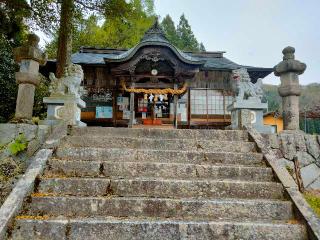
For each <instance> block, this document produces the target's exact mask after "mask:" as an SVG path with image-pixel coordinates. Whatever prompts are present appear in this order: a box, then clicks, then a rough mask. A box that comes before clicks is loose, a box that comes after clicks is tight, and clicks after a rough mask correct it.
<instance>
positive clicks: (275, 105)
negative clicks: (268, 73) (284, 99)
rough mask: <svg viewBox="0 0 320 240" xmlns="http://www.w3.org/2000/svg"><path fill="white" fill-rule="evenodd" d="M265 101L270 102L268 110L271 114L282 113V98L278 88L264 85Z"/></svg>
mask: <svg viewBox="0 0 320 240" xmlns="http://www.w3.org/2000/svg"><path fill="white" fill-rule="evenodd" d="M263 92H264V97H263V98H264V101H266V102H268V110H269V111H270V112H273V111H279V112H282V110H281V109H282V107H281V97H280V95H279V93H278V87H277V86H275V85H268V84H264V85H263Z"/></svg>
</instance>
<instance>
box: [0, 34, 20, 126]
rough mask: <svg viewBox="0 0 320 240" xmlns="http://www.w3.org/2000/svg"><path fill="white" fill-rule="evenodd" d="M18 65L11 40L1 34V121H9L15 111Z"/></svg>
mask: <svg viewBox="0 0 320 240" xmlns="http://www.w3.org/2000/svg"><path fill="white" fill-rule="evenodd" d="M16 68H17V66H16V65H15V63H14V60H13V56H12V47H11V44H10V41H9V40H7V39H6V38H5V36H4V35H3V34H1V35H0V122H7V121H8V120H9V119H10V118H11V117H13V114H14V112H15V106H16V96H17V90H18V86H17V84H16V81H15V75H14V73H15V71H16Z"/></svg>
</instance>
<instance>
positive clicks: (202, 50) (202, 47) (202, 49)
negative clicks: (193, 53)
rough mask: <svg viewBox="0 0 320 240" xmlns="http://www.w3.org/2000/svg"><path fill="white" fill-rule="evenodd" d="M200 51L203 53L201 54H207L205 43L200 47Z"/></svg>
mask: <svg viewBox="0 0 320 240" xmlns="http://www.w3.org/2000/svg"><path fill="white" fill-rule="evenodd" d="M199 51H201V52H205V51H206V48H205V46H204V45H203V43H200V45H199Z"/></svg>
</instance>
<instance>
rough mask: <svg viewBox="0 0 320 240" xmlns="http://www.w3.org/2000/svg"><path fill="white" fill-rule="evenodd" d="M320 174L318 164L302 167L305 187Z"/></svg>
mask: <svg viewBox="0 0 320 240" xmlns="http://www.w3.org/2000/svg"><path fill="white" fill-rule="evenodd" d="M319 176H320V168H319V167H318V166H317V165H316V164H314V163H313V164H311V165H309V166H307V167H304V168H301V177H302V179H303V183H304V185H305V187H308V186H309V185H310V184H311V183H313V181H315V180H316V179H317V178H318V177H319Z"/></svg>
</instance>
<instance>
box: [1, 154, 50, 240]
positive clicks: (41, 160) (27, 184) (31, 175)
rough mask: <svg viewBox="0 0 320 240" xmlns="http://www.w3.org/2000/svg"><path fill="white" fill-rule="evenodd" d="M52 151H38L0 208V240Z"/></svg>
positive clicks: (29, 192) (32, 187)
mask: <svg viewBox="0 0 320 240" xmlns="http://www.w3.org/2000/svg"><path fill="white" fill-rule="evenodd" d="M51 155H52V150H50V149H42V150H40V151H39V152H38V153H37V154H36V155H35V157H34V158H33V160H32V161H31V163H30V165H29V167H28V168H27V170H26V173H25V174H24V175H23V176H22V177H21V178H20V179H19V181H18V182H17V184H16V186H15V187H14V188H13V190H12V191H11V193H10V195H9V196H8V197H7V199H6V201H5V202H4V203H3V205H2V206H1V208H0V239H4V237H5V235H6V232H7V227H8V226H9V225H10V223H11V222H12V220H13V218H14V217H15V216H16V214H18V212H19V211H20V209H21V207H22V204H23V201H24V198H25V197H26V196H28V195H29V194H31V192H32V191H33V190H34V183H35V180H36V177H37V176H39V175H41V173H42V172H43V170H44V168H45V166H46V163H47V160H48V159H49V157H50V156H51Z"/></svg>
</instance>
